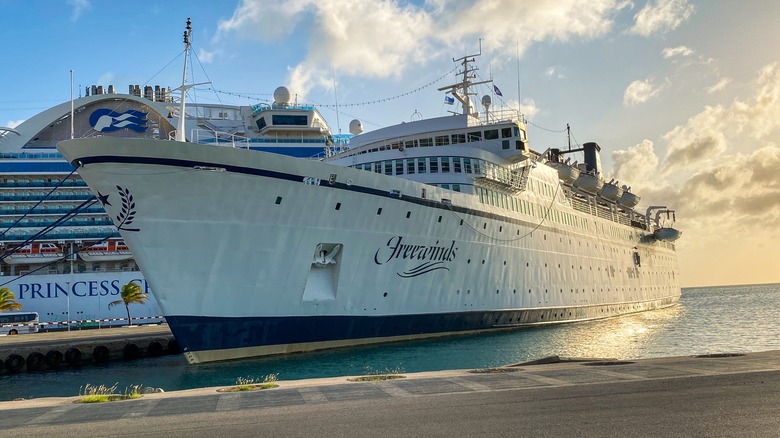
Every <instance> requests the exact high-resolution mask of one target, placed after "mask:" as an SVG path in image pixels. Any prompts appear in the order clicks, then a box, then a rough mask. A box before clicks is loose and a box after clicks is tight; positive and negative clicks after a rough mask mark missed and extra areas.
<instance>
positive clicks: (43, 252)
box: [3, 243, 65, 265]
mask: <svg viewBox="0 0 780 438" xmlns="http://www.w3.org/2000/svg"><path fill="white" fill-rule="evenodd" d="M64 256H65V254H64V253H63V252H62V249H61V248H60V247H59V246H57V245H55V244H53V243H28V244H27V245H24V246H22V247H21V248H19V249H17V250H16V251H14V252H13V254H11V255H9V256H8V257H6V258H5V259H4V260H3V261H4V262H6V263H8V264H9V265H21V264H25V265H26V264H39V263H49V262H53V261H56V260H59V259H61V258H63V257H64Z"/></svg>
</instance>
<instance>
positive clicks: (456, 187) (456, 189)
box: [452, 184, 460, 192]
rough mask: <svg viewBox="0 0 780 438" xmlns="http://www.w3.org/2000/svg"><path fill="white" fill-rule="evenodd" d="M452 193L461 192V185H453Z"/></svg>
mask: <svg viewBox="0 0 780 438" xmlns="http://www.w3.org/2000/svg"><path fill="white" fill-rule="evenodd" d="M452 191H453V192H459V191H460V184H453V185H452Z"/></svg>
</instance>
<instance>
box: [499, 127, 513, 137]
mask: <svg viewBox="0 0 780 438" xmlns="http://www.w3.org/2000/svg"><path fill="white" fill-rule="evenodd" d="M510 137H512V128H501V138H510Z"/></svg>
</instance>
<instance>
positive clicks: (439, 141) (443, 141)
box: [436, 135, 450, 146]
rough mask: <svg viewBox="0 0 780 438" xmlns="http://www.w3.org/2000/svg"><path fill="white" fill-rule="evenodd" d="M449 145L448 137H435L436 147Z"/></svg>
mask: <svg viewBox="0 0 780 438" xmlns="http://www.w3.org/2000/svg"><path fill="white" fill-rule="evenodd" d="M448 144H450V137H449V136H446V135H439V136H437V137H436V146H447V145H448Z"/></svg>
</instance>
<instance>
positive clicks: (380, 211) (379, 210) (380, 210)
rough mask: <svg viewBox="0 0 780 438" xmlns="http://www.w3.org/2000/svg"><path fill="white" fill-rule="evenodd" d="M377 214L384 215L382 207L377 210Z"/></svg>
mask: <svg viewBox="0 0 780 438" xmlns="http://www.w3.org/2000/svg"><path fill="white" fill-rule="evenodd" d="M376 214H377V215H380V214H382V207H379V208H377V209H376Z"/></svg>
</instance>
